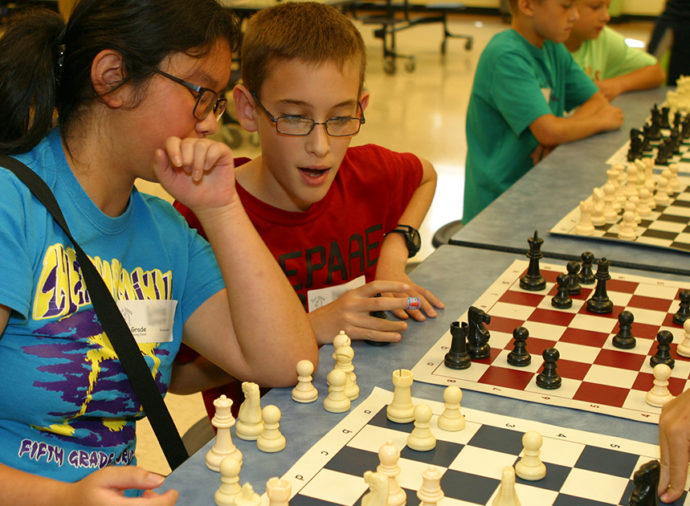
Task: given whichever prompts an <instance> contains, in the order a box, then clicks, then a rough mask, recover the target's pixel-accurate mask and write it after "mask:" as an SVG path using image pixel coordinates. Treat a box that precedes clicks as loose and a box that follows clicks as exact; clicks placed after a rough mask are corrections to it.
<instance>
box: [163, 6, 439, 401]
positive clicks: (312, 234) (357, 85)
mask: <svg viewBox="0 0 690 506" xmlns="http://www.w3.org/2000/svg"><path fill="white" fill-rule="evenodd" d="M241 61H242V84H239V85H237V86H236V87H235V89H234V90H233V97H234V100H235V108H236V114H237V119H238V121H239V123H240V125H241V126H242V127H243V128H244V129H245V130H247V131H249V132H258V135H259V139H260V142H261V155H260V156H258V157H256V158H255V159H253V160H247V159H242V160H236V165H237V167H236V179H237V184H236V186H237V191H238V194H239V195H240V198H241V200H242V203H243V205H244V207H245V209H246V210H247V213H248V214H249V217H250V219H251V220H252V222H253V223H254V226H255V227H256V228H257V230H258V232H259V234H260V235H261V236H262V238H263V239H264V241H265V242H266V244H267V245H268V247H269V249H270V250H271V252H272V253H273V255H274V256H275V258H276V260H277V261H278V263H279V264H280V266H281V267H282V269H283V271H284V272H285V275H286V276H287V277H288V279H289V280H290V282H291V284H292V286H293V287H294V289H295V290H296V291H297V293H298V294H299V296H300V299H301V300H302V302H303V303H304V305H305V307H306V308H307V309H308V311H309V318H310V321H311V323H312V326H313V327H314V330H315V333H316V335H317V341H318V342H319V343H320V344H325V343H331V342H332V341H333V338H334V337H335V336H336V335H337V334H338V332H339V331H340V330H344V331H345V332H346V333H347V334H348V335H349V336H350V338H351V339H353V340H358V339H366V340H370V341H379V342H395V341H399V340H400V339H401V332H403V331H404V330H405V329H406V328H407V324H406V323H405V321H404V320H405V319H406V318H408V317H409V316H411V317H412V318H414V319H415V320H419V321H422V320H424V319H425V318H426V316H429V317H435V316H436V314H437V313H436V310H435V309H434V308H442V307H443V304H442V303H441V302H440V301H439V300H438V299H437V298H436V297H435V296H434V295H433V294H432V293H431V292H429V291H428V290H426V289H424V288H422V287H420V286H417V285H416V284H415V283H414V282H412V280H411V279H410V278H409V276H408V275H407V274H406V273H405V266H406V264H407V260H408V257H412V256H414V254H415V253H416V252H417V251H418V249H419V234H418V232H417V230H416V229H417V228H418V227H419V225H420V224H421V222H422V219H423V218H424V216H425V214H426V212H427V210H428V209H429V206H430V204H431V201H432V198H433V195H434V191H435V187H436V173H435V171H434V168H433V167H432V165H431V164H430V163H429V162H428V161H426V160H423V159H420V158H418V157H417V156H415V155H413V154H410V153H395V152H393V151H390V150H387V149H385V148H382V147H380V146H375V145H364V146H357V147H349V145H350V142H351V140H352V137H353V136H354V135H356V134H357V133H358V132H359V129H360V127H361V125H362V124H364V122H365V118H364V112H365V110H366V107H367V104H368V102H369V94H368V93H367V92H366V91H363V82H364V69H365V47H364V42H363V40H362V37H361V35H360V33H359V31H358V30H357V28H356V27H355V26H354V25H353V24H352V22H351V21H350V20H349V19H348V18H347V17H346V16H345V15H344V14H342V13H341V12H339V11H338V10H337V9H335V8H333V7H329V6H326V5H324V4H320V3H314V2H295V3H284V4H279V5H277V6H275V7H271V8H268V9H263V10H261V11H259V12H258V13H257V14H255V15H254V16H252V17H251V18H250V20H249V22H248V25H247V28H246V30H245V33H244V37H243V41H242V57H241ZM176 207H177V209H178V210H179V211H180V212H181V213H182V214H183V215H184V216H185V217H186V218H187V220H188V221H189V223H190V225H192V226H194V227H197V228H198V222H197V221H196V219H195V217H194V216H193V215H192V214H191V213H190V212H189V210H188V209H186V208H184V206H182V205H180V204H179V203H177V204H176ZM201 232H202V233H203V231H201ZM379 295H380V296H379ZM410 299H411V300H412V301H414V302H416V301H417V299H419V306H417V307H418V309H414V308H411V307H409V306H410V303H409V301H410ZM375 311H392V312H393V313H394V314H395V315H396V316H397V317H398V318H400V320H392V319H381V318H377V317H375V316H372V315H371V313H372V312H375ZM273 352H277V353H279V352H280V350H266V353H267V356H270V353H273ZM200 360H201V359H199V360H196V361H195V362H192V363H188V364H186V365H178V367H177V369H176V371H175V374H174V375H173V384H172V385H171V391H176V392H177V393H191V392H194V391H198V390H199V389H201V388H204V389H206V388H208V387H209V386H213V385H218V384H224V383H227V382H228V380H230V379H231V378H230V377H229V376H227V375H225V374H224V373H222V371H220V370H219V369H217V368H215V367H214V366H212V364H210V363H206V364H204V363H203V361H202V362H200ZM233 388H234V389H235V391H236V390H237V386H236V384H235V386H234V387H233ZM220 393H226V395H227V394H228V390H227V389H218V390H215V391H207V392H204V399H205V400H206V401H207V408H208V407H209V404H208V401H209V400H211V401H212V399H214V398H215V397H217V396H218V395H219V394H220ZM232 395H233V397H236V395H235V394H234V393H232ZM236 404H238V405H239V403H236ZM209 413H213V411H212V410H209Z"/></svg>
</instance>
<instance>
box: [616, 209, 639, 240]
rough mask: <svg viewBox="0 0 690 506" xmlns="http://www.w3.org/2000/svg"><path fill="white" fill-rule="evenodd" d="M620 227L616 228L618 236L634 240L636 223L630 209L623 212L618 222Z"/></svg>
mask: <svg viewBox="0 0 690 506" xmlns="http://www.w3.org/2000/svg"><path fill="white" fill-rule="evenodd" d="M619 226H620V228H619V229H618V238H619V239H623V240H624V241H634V240H635V238H636V237H637V234H635V228H636V227H637V224H636V223H635V215H634V214H633V213H632V212H630V211H625V212H624V213H623V219H622V220H621V222H620V225H619Z"/></svg>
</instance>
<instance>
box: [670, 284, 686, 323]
mask: <svg viewBox="0 0 690 506" xmlns="http://www.w3.org/2000/svg"><path fill="white" fill-rule="evenodd" d="M678 298H679V299H680V304H679V305H678V311H676V314H674V315H673V323H676V324H678V325H683V323H684V322H685V320H687V319H688V316H690V290H681V291H680V293H679V294H678Z"/></svg>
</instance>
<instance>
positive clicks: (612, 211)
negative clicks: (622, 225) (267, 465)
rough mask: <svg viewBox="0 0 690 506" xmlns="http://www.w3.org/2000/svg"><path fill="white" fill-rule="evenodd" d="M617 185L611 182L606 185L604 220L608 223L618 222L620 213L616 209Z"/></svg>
mask: <svg viewBox="0 0 690 506" xmlns="http://www.w3.org/2000/svg"><path fill="white" fill-rule="evenodd" d="M615 192H616V187H615V186H613V184H611V183H606V184H605V185H604V220H605V221H606V223H616V221H617V220H618V213H617V210H616V193H615Z"/></svg>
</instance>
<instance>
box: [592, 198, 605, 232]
mask: <svg viewBox="0 0 690 506" xmlns="http://www.w3.org/2000/svg"><path fill="white" fill-rule="evenodd" d="M591 220H592V225H594V226H595V227H601V226H603V225H605V224H606V219H605V218H604V190H602V189H601V188H595V189H594V191H593V192H592V215H591Z"/></svg>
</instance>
